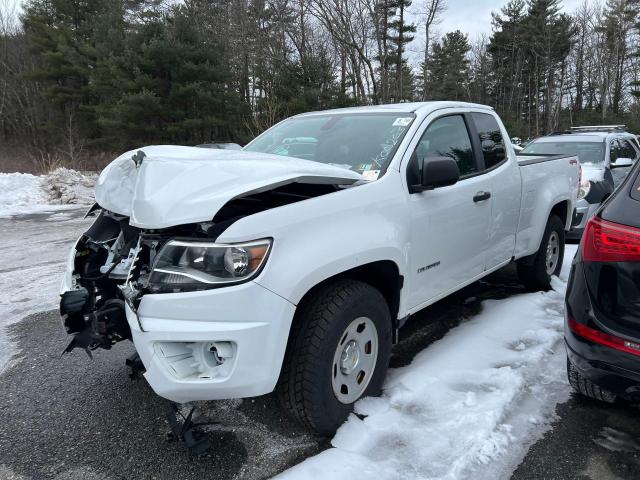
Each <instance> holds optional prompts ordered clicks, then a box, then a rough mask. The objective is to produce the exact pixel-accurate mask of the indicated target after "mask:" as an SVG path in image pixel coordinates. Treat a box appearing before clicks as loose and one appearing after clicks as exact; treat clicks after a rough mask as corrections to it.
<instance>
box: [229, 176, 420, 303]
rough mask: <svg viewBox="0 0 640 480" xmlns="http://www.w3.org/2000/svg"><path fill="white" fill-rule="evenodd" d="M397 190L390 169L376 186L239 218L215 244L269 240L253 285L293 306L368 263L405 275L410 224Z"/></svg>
mask: <svg viewBox="0 0 640 480" xmlns="http://www.w3.org/2000/svg"><path fill="white" fill-rule="evenodd" d="M399 191H400V192H401V191H402V186H401V182H400V177H399V174H398V172H396V171H394V170H389V171H388V172H387V173H386V174H385V175H384V177H382V178H381V179H380V180H378V181H376V182H371V183H367V184H363V185H359V186H354V187H352V188H346V189H344V190H341V191H338V192H335V193H331V194H327V195H324V196H321V197H316V198H311V199H308V200H304V201H301V202H297V203H294V204H289V205H285V206H282V207H278V208H274V209H271V210H267V211H264V212H260V213H256V214H254V215H250V216H247V217H244V218H242V219H240V220H238V221H237V222H235V223H234V224H232V225H231V226H230V227H229V228H228V229H227V230H225V231H224V232H223V233H222V234H221V235H220V236H219V237H218V242H220V243H234V242H240V241H245V240H247V239H256V238H264V237H271V238H273V247H272V251H271V253H270V256H269V259H268V260H267V263H266V265H265V267H264V270H263V271H262V272H261V273H260V275H259V276H258V277H257V278H256V280H255V281H256V282H257V283H260V284H261V285H262V286H264V287H265V288H268V289H269V290H271V291H273V292H274V293H276V294H278V295H280V296H282V297H284V298H285V299H287V300H288V301H290V302H292V303H293V304H297V303H298V302H299V301H300V299H301V298H302V297H303V296H304V295H305V293H307V292H308V291H309V290H310V289H311V288H313V287H314V286H315V285H317V284H319V283H320V282H322V281H323V280H326V279H327V278H330V277H332V276H334V275H337V274H339V273H342V272H344V271H346V270H350V269H352V268H355V267H357V266H360V265H364V264H367V263H371V262H376V261H381V260H389V261H392V262H394V263H395V264H396V265H397V267H398V270H399V272H400V275H405V272H406V270H407V264H408V250H409V246H408V245H409V244H408V233H407V228H406V226H408V224H409V219H408V218H407V216H408V215H407V205H406V198H405V197H404V195H398V192H399ZM336 232H338V234H336ZM401 303H402V302H401Z"/></svg>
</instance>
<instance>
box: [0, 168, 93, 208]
mask: <svg viewBox="0 0 640 480" xmlns="http://www.w3.org/2000/svg"><path fill="white" fill-rule="evenodd" d="M96 179H97V175H96V174H84V173H80V172H77V171H75V170H69V169H67V168H58V169H56V170H54V171H52V172H51V173H49V174H46V175H40V176H36V175H31V174H29V173H0V218H6V217H12V216H14V215H21V214H26V213H35V212H45V211H55V210H63V209H68V208H74V206H77V205H90V204H92V203H93V201H94V200H93V188H94V185H95V182H96Z"/></svg>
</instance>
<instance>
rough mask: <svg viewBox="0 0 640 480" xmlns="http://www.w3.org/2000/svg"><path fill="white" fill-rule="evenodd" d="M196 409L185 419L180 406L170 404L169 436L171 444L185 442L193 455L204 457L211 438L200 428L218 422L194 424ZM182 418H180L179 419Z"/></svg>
mask: <svg viewBox="0 0 640 480" xmlns="http://www.w3.org/2000/svg"><path fill="white" fill-rule="evenodd" d="M195 409H196V407H192V408H191V410H190V411H189V414H188V415H187V416H186V417H185V416H184V415H182V413H180V409H179V407H178V405H176V404H175V403H171V404H170V408H169V411H168V412H167V422H169V428H170V429H171V432H169V433H168V434H167V440H168V441H169V442H184V444H185V446H186V447H187V448H188V449H189V452H190V453H192V454H193V455H196V456H197V455H202V454H204V453H205V452H206V451H207V450H208V449H209V437H208V435H207V433H206V432H203V431H202V430H199V429H198V428H196V427H198V426H201V425H213V424H217V423H218V422H206V423H198V424H196V423H194V422H193V412H194V411H195ZM178 417H180V418H178Z"/></svg>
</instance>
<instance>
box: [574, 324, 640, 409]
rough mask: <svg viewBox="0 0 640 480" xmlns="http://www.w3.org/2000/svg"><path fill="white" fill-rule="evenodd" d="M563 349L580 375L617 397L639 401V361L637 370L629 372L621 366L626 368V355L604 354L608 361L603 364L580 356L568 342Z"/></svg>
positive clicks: (610, 352)
mask: <svg viewBox="0 0 640 480" xmlns="http://www.w3.org/2000/svg"><path fill="white" fill-rule="evenodd" d="M565 335H567V333H565ZM565 347H566V350H567V357H568V358H569V361H570V362H571V364H572V365H573V366H574V367H575V368H576V370H578V372H580V375H582V376H583V377H585V378H587V379H589V380H591V381H592V382H593V383H595V384H596V385H598V386H599V387H600V388H603V389H605V390H607V391H609V392H611V393H613V394H615V395H617V396H619V397H622V398H625V399H627V400H633V401H637V400H639V399H640V361H639V362H638V369H636V370H629V369H628V368H625V367H623V366H621V365H625V366H628V362H629V359H628V358H624V357H628V354H624V353H617V352H612V351H608V352H606V358H607V360H608V361H607V362H605V361H602V360H596V359H595V358H588V357H586V356H583V355H580V354H579V353H578V352H577V351H575V350H573V349H572V348H571V346H570V345H569V341H565ZM594 347H595V348H597V349H600V348H602V349H605V348H608V347H602V346H594ZM608 350H611V349H608ZM616 355H618V356H620V357H621V358H620V360H619V363H618V362H615V356H616ZM611 360H614V362H611Z"/></svg>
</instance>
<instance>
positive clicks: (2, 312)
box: [0, 177, 90, 372]
mask: <svg viewBox="0 0 640 480" xmlns="http://www.w3.org/2000/svg"><path fill="white" fill-rule="evenodd" d="M0 178H1V177H0ZM0 191H1V190H0ZM85 210H86V207H82V208H78V206H77V205H75V210H64V211H61V212H57V213H36V214H31V215H23V216H20V217H15V218H13V219H2V218H0V252H1V255H2V257H1V258H2V262H1V263H0V372H2V370H3V369H4V368H5V367H6V366H7V364H8V362H9V360H10V359H11V357H12V356H13V355H14V354H15V353H16V352H15V349H14V346H13V343H12V342H11V341H10V339H9V338H8V336H7V334H6V331H5V329H6V327H7V326H8V325H10V324H12V323H15V322H18V321H19V320H21V319H23V318H24V317H26V316H27V315H30V314H32V313H37V312H42V311H45V310H50V309H54V308H56V307H57V306H58V301H59V297H58V294H59V289H60V283H61V281H62V280H61V279H62V273H63V272H64V268H65V264H66V259H67V257H68V255H69V249H70V248H71V244H72V243H73V241H75V240H76V239H77V238H78V237H79V236H80V233H82V231H84V230H85V229H86V228H87V226H88V224H89V222H90V220H83V219H82V217H83V214H84V212H85ZM61 328H62V327H61ZM23 354H31V355H36V354H37V353H34V352H23Z"/></svg>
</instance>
